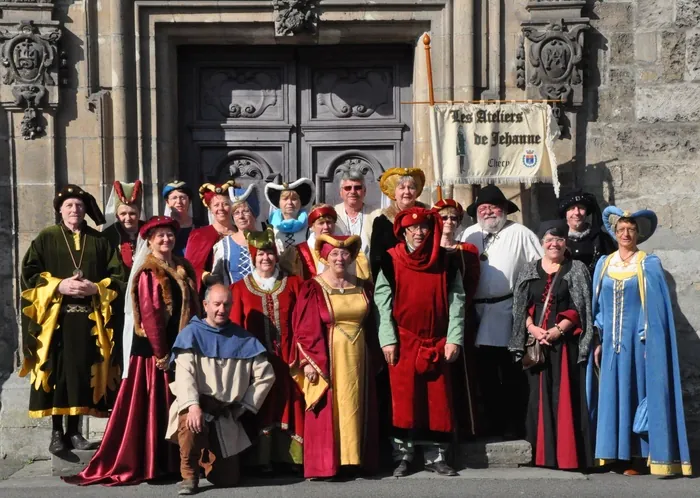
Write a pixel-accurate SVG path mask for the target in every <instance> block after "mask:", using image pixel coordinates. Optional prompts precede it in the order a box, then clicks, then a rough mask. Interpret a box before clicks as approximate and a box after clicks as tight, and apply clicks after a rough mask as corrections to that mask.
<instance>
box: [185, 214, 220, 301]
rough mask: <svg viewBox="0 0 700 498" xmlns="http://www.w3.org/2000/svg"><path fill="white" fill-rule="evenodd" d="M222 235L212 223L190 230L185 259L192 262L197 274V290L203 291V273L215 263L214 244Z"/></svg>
mask: <svg viewBox="0 0 700 498" xmlns="http://www.w3.org/2000/svg"><path fill="white" fill-rule="evenodd" d="M220 238H221V236H220V235H219V232H217V231H216V228H214V227H213V226H212V225H207V226H205V227H202V228H195V229H194V230H192V232H190V237H189V239H187V248H186V249H185V259H186V260H187V261H189V262H190V264H191V265H192V268H194V271H195V274H196V276H197V280H196V284H197V291H198V292H201V291H202V274H203V273H204V272H205V271H211V268H212V264H213V263H214V252H213V249H214V245H215V244H216V243H217V242H218V241H219V239H220Z"/></svg>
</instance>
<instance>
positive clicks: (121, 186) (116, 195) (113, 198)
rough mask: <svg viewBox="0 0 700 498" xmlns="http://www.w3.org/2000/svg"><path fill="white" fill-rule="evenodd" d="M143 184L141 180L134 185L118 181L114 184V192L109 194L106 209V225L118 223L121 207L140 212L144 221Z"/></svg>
mask: <svg viewBox="0 0 700 498" xmlns="http://www.w3.org/2000/svg"><path fill="white" fill-rule="evenodd" d="M142 200H143V184H142V183H141V180H136V181H135V182H133V183H126V182H120V181H119V180H116V181H115V182H114V183H113V184H112V192H111V193H110V194H109V199H108V200H107V206H106V207H105V225H111V224H112V223H115V222H116V221H117V210H118V209H119V207H120V206H132V207H134V208H136V209H138V210H139V214H141V219H143V206H142Z"/></svg>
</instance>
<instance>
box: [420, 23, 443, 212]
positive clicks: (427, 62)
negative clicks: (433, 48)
mask: <svg viewBox="0 0 700 498" xmlns="http://www.w3.org/2000/svg"><path fill="white" fill-rule="evenodd" d="M423 47H424V48H425V65H426V66H427V71H428V100H429V103H430V105H431V106H434V105H435V89H434V88H433V61H432V58H431V56H430V35H429V34H428V33H425V34H424V35H423ZM431 147H432V145H431ZM439 171H440V165H439V164H433V174H435V172H439ZM435 180H436V181H437V180H440V178H436V179H435ZM437 195H438V201H441V200H442V186H441V185H438V186H437Z"/></svg>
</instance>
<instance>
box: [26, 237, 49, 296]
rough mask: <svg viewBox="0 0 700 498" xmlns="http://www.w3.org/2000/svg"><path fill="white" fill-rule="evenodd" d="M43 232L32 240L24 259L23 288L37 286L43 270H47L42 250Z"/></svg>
mask: <svg viewBox="0 0 700 498" xmlns="http://www.w3.org/2000/svg"><path fill="white" fill-rule="evenodd" d="M42 240H43V237H42V234H39V236H38V237H37V238H36V239H34V240H33V241H32V243H31V244H30V246H29V249H27V253H26V254H25V255H24V259H23V260H22V282H21V288H22V290H27V289H33V288H34V287H36V284H37V281H38V280H39V275H40V274H41V272H44V271H47V270H46V265H45V263H44V258H43V251H42V247H43V244H42Z"/></svg>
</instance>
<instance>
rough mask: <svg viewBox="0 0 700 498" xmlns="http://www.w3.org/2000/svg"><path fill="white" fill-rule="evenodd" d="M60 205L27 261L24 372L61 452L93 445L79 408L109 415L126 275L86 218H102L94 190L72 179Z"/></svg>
mask: <svg viewBox="0 0 700 498" xmlns="http://www.w3.org/2000/svg"><path fill="white" fill-rule="evenodd" d="M54 208H55V209H56V211H57V212H58V213H59V214H60V217H61V221H60V222H59V223H58V224H56V225H53V226H50V227H48V228H45V229H44V230H42V231H41V232H40V233H39V235H38V236H37V237H36V238H35V239H34V240H33V241H32V243H31V245H30V247H29V250H28V251H27V254H26V255H25V256H24V260H23V261H22V276H21V288H22V333H23V337H24V342H23V344H24V350H23V353H24V361H23V364H22V369H21V370H20V373H19V375H20V376H21V377H24V376H26V375H30V379H31V389H30V393H29V416H30V417H33V418H39V417H47V416H51V417H52V419H53V430H52V433H51V443H50V445H49V451H50V452H51V453H54V454H55V453H59V452H61V451H63V450H65V449H66V448H67V447H69V446H72V447H73V448H75V449H81V450H82V449H89V448H90V446H91V444H90V443H89V442H88V441H87V440H86V439H85V438H83V436H82V435H81V434H80V432H79V429H78V421H79V415H91V416H95V417H106V416H107V415H108V409H109V402H110V400H112V399H113V398H114V395H115V392H116V390H117V387H118V382H119V379H120V373H121V372H120V371H119V367H118V366H117V364H115V362H114V360H115V359H114V358H113V357H112V349H113V346H114V330H113V326H112V320H111V319H112V313H113V309H112V302H113V301H114V300H115V299H116V297H117V296H118V294H119V293H121V292H123V289H124V282H125V276H124V269H123V266H122V265H121V264H120V262H119V259H118V258H117V253H116V251H115V250H114V249H113V248H112V247H111V246H110V244H109V242H108V241H107V239H106V238H105V237H104V236H103V235H102V234H100V232H98V231H97V230H94V229H93V228H90V227H89V226H88V225H87V223H86V222H85V215H86V214H87V215H89V216H90V217H91V218H92V219H93V220H94V221H95V223H97V224H98V225H99V224H102V223H104V217H103V215H102V212H101V211H100V209H99V207H98V206H97V203H96V201H95V198H94V197H93V196H92V195H90V194H89V193H87V192H85V191H84V190H83V189H81V188H80V187H78V186H76V185H67V186H66V187H64V188H63V189H62V190H61V191H60V192H59V193H58V194H57V195H56V198H55V199H54ZM64 415H68V423H67V427H66V431H65V432H64V429H63V416H64Z"/></svg>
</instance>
